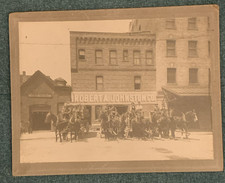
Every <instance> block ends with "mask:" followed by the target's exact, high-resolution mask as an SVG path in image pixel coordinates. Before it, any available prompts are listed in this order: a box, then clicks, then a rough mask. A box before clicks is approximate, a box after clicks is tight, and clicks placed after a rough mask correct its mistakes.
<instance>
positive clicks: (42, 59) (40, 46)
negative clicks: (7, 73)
mask: <svg viewBox="0 0 225 183" xmlns="http://www.w3.org/2000/svg"><path fill="white" fill-rule="evenodd" d="M130 21H131V20H102V21H73V22H72V21H68V22H20V23H19V55H20V56H19V62H20V73H22V72H23V71H26V74H27V75H32V74H33V73H34V72H35V71H37V70H40V71H41V72H43V73H44V74H45V75H48V76H50V77H51V78H52V79H56V78H58V77H62V78H63V79H65V80H66V81H67V83H68V84H71V72H70V71H71V70H70V47H69V46H70V39H69V38H70V36H69V31H86V32H128V31H129V23H130Z"/></svg>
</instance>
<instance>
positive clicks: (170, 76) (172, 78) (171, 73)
mask: <svg viewBox="0 0 225 183" xmlns="http://www.w3.org/2000/svg"><path fill="white" fill-rule="evenodd" d="M167 83H176V68H167Z"/></svg>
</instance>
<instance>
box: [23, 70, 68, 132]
mask: <svg viewBox="0 0 225 183" xmlns="http://www.w3.org/2000/svg"><path fill="white" fill-rule="evenodd" d="M20 77H21V121H22V122H28V121H30V122H31V124H32V128H33V130H50V129H51V126H50V124H46V123H45V117H46V115H47V113H48V112H49V111H51V112H52V113H53V114H55V115H57V113H58V112H59V111H60V110H61V108H62V106H63V105H64V103H65V102H69V101H70V97H71V87H70V86H68V85H66V81H65V80H64V79H62V78H57V79H55V80H52V79H51V78H50V77H49V76H46V75H44V74H43V73H42V72H40V71H36V72H35V73H34V74H33V75H32V76H28V75H26V74H25V72H24V73H23V75H21V76H20Z"/></svg>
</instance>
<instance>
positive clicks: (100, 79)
mask: <svg viewBox="0 0 225 183" xmlns="http://www.w3.org/2000/svg"><path fill="white" fill-rule="evenodd" d="M96 90H103V76H96Z"/></svg>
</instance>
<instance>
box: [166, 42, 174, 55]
mask: <svg viewBox="0 0 225 183" xmlns="http://www.w3.org/2000/svg"><path fill="white" fill-rule="evenodd" d="M166 53H167V56H168V57H174V56H176V41H175V40H167V41H166Z"/></svg>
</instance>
